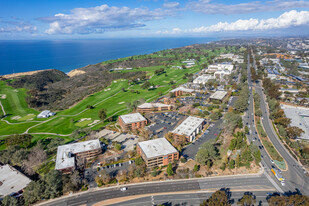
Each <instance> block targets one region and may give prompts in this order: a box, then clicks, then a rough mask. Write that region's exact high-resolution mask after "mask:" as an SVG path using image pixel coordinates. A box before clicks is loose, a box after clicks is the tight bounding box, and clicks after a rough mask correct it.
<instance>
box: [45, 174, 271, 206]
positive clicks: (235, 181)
mask: <svg viewBox="0 0 309 206" xmlns="http://www.w3.org/2000/svg"><path fill="white" fill-rule="evenodd" d="M239 183H242V184H241V185H243V186H252V188H256V185H257V183H262V185H264V187H265V185H266V186H268V185H269V183H267V182H265V177H264V176H263V175H262V176H248V177H243V176H240V177H239V176H234V177H216V178H207V179H195V180H183V181H164V182H159V183H148V184H138V185H128V186H126V185H122V186H119V187H114V188H110V189H103V190H99V191H93V192H88V193H83V194H79V195H77V196H72V197H67V198H64V199H63V200H60V201H55V202H53V203H49V204H45V205H80V204H86V203H87V204H88V203H96V202H100V201H103V200H107V199H112V198H118V197H124V196H132V195H140V194H150V193H162V192H175V191H176V192H177V191H189V190H200V185H203V188H205V189H209V188H212V189H213V188H214V187H216V188H217V189H219V188H222V185H223V184H224V185H223V186H225V187H228V188H233V187H237V188H239V186H240V185H239ZM216 184H221V185H216ZM225 184H226V185H225ZM258 185H259V186H261V185H260V184H258ZM122 187H127V190H126V191H120V188H122Z"/></svg>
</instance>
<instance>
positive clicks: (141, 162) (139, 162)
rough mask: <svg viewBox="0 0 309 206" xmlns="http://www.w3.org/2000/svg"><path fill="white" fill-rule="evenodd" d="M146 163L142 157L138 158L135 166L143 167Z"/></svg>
mask: <svg viewBox="0 0 309 206" xmlns="http://www.w3.org/2000/svg"><path fill="white" fill-rule="evenodd" d="M143 163H144V161H143V159H142V158H141V157H138V158H136V159H135V164H136V165H137V166H141V165H142V164H143Z"/></svg>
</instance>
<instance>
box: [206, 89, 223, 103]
mask: <svg viewBox="0 0 309 206" xmlns="http://www.w3.org/2000/svg"><path fill="white" fill-rule="evenodd" d="M226 95H227V92H226V91H216V92H215V93H213V94H212V95H210V97H209V99H211V100H219V101H222V100H223V98H224V97H225V96H226Z"/></svg>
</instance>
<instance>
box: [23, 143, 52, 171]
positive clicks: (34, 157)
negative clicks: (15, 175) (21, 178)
mask: <svg viewBox="0 0 309 206" xmlns="http://www.w3.org/2000/svg"><path fill="white" fill-rule="evenodd" d="M46 157H47V156H46V153H45V151H44V150H43V149H42V148H40V147H38V146H36V147H34V148H33V149H32V150H31V152H30V154H29V155H28V159H27V160H25V161H23V163H22V169H23V170H24V171H25V172H26V173H27V174H29V175H33V174H34V173H35V172H34V171H33V167H35V166H37V165H40V164H42V162H44V161H45V160H46Z"/></svg>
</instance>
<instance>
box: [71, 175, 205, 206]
mask: <svg viewBox="0 0 309 206" xmlns="http://www.w3.org/2000/svg"><path fill="white" fill-rule="evenodd" d="M122 187H127V190H126V191H120V188H122ZM199 189H200V188H199V184H198V182H197V181H196V180H194V181H190V182H183V181H181V182H175V181H171V182H164V183H163V182H162V183H153V184H143V185H132V186H126V185H122V186H119V187H118V188H113V189H109V190H101V191H95V192H92V193H90V194H85V195H82V196H80V197H77V198H73V199H70V200H68V201H67V204H68V205H77V204H80V203H81V202H84V201H87V203H96V202H100V201H103V200H107V199H113V198H119V197H125V196H133V195H141V194H150V193H161V192H177V191H189V190H199Z"/></svg>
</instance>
